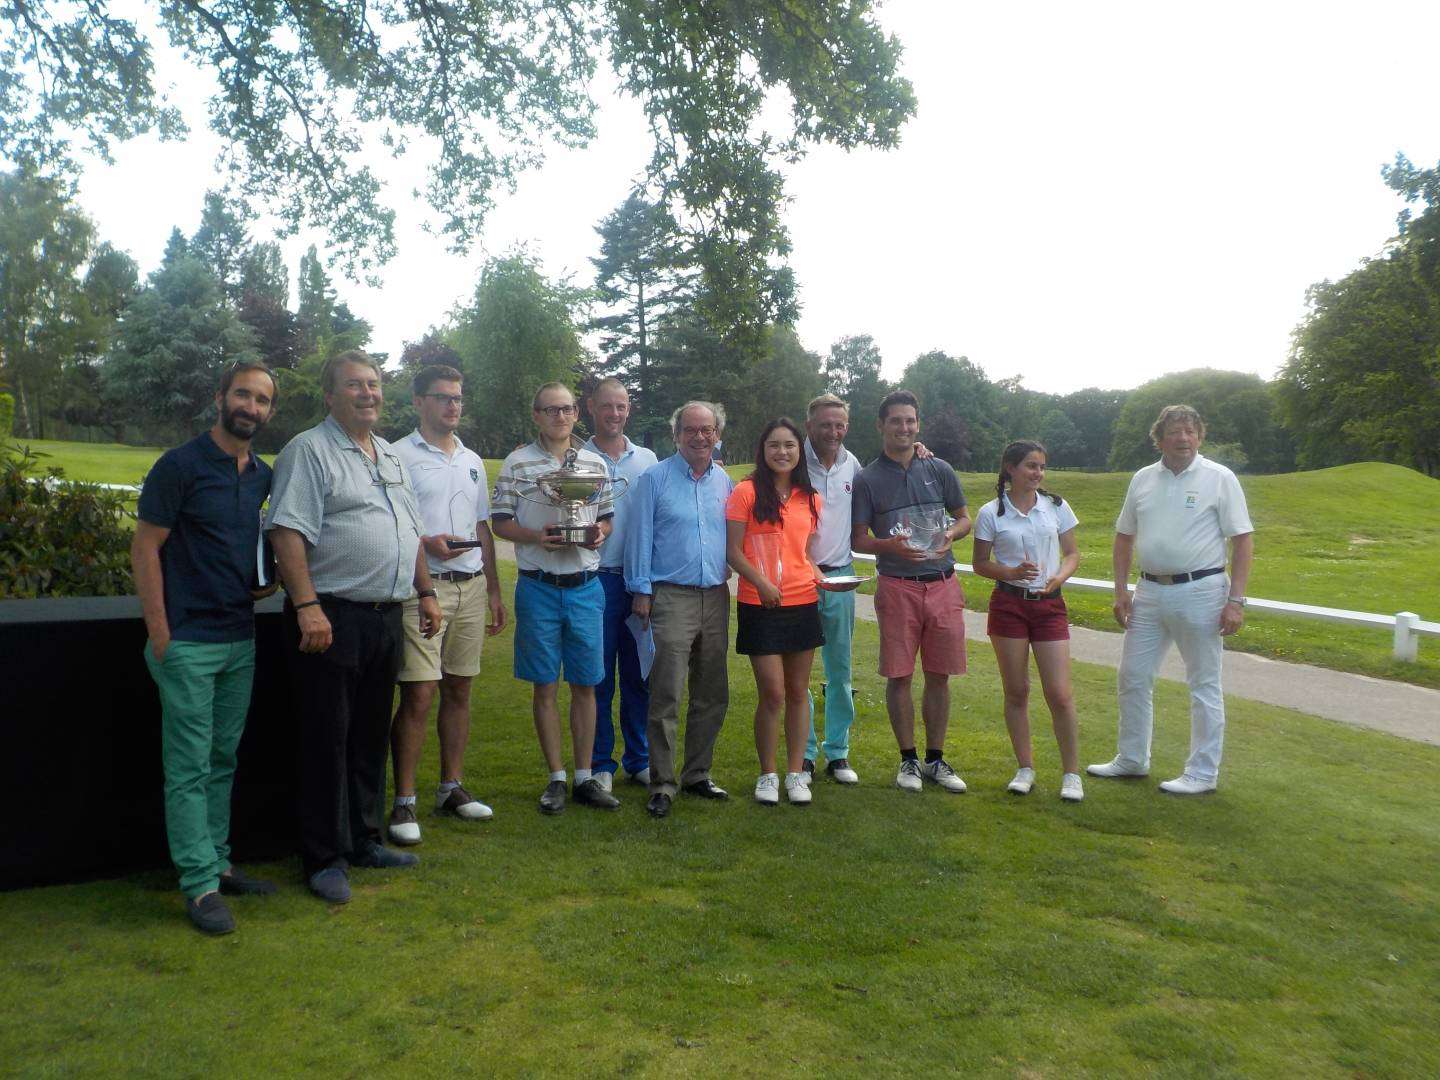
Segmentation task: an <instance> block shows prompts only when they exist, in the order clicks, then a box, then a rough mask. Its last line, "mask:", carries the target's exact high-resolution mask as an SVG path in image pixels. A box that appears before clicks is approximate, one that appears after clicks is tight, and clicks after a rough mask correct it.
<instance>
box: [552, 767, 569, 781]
mask: <svg viewBox="0 0 1440 1080" xmlns="http://www.w3.org/2000/svg"><path fill="white" fill-rule="evenodd" d="M550 779H551V781H552V782H553V781H555V780H559V781H560V782H561V783H562V784H563V783H564V782H565V770H564V769H556V770H555V771H554V772H552V773H551V774H550Z"/></svg>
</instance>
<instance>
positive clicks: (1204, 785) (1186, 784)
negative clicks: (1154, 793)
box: [1160, 772, 1215, 795]
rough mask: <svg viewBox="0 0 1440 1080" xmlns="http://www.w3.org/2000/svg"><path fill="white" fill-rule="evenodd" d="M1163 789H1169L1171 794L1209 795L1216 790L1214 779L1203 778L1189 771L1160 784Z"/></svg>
mask: <svg viewBox="0 0 1440 1080" xmlns="http://www.w3.org/2000/svg"><path fill="white" fill-rule="evenodd" d="M1160 790H1161V791H1168V792H1169V793H1170V794H1171V795H1209V794H1210V793H1211V792H1212V791H1214V790H1215V781H1214V780H1201V779H1200V778H1199V777H1198V776H1191V775H1190V774H1189V773H1188V772H1187V773H1183V774H1181V775H1180V776H1177V777H1176V778H1175V779H1174V780H1166V781H1163V782H1162V783H1161V784H1160Z"/></svg>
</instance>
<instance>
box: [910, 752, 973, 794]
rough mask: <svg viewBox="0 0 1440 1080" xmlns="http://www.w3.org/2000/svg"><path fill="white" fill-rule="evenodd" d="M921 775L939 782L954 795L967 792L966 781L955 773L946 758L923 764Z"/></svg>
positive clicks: (933, 782)
mask: <svg viewBox="0 0 1440 1080" xmlns="http://www.w3.org/2000/svg"><path fill="white" fill-rule="evenodd" d="M920 775H921V776H923V777H924V778H925V779H926V780H929V781H930V782H931V783H932V784H939V785H940V786H941V787H943V788H944V789H945V790H946V791H948V792H950V793H951V794H952V795H964V794H965V781H964V780H961V779H960V777H958V776H956V775H955V770H954V769H952V768H950V766H949V764H948V763H947V762H946V761H945V759H944V758H941V759H940V760H939V761H927V762H926V763H925V764H923V765H921V766H920Z"/></svg>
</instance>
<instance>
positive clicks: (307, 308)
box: [298, 244, 335, 352]
mask: <svg viewBox="0 0 1440 1080" xmlns="http://www.w3.org/2000/svg"><path fill="white" fill-rule="evenodd" d="M298 315H299V322H300V340H301V350H302V351H303V352H310V351H312V350H313V349H314V348H315V343H316V342H318V341H319V340H320V339H321V338H323V337H324V336H325V335H326V334H329V333H330V332H331V326H330V321H331V319H332V318H333V317H334V315H335V289H334V287H333V286H332V285H331V284H330V275H329V274H327V273H326V272H325V267H324V265H323V264H322V263H321V262H320V256H319V254H318V253H317V252H316V250H315V245H314V244H311V245H310V247H309V248H307V249H306V251H305V254H304V255H302V256H300V310H299V312H298Z"/></svg>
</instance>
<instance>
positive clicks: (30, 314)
mask: <svg viewBox="0 0 1440 1080" xmlns="http://www.w3.org/2000/svg"><path fill="white" fill-rule="evenodd" d="M93 237H94V226H93V225H92V224H91V223H90V220H89V218H87V217H85V215H84V214H82V213H80V211H79V210H77V209H75V208H74V206H72V205H71V202H70V192H69V190H68V189H67V187H66V186H65V185H64V184H62V183H61V182H60V181H58V180H55V179H51V178H47V177H43V176H40V175H38V174H36V173H34V172H31V171H29V170H26V169H23V168H22V169H20V170H18V171H16V172H13V173H0V372H3V375H4V377H5V379H6V380H8V381H9V383H10V384H11V386H13V387H14V390H15V397H16V404H17V406H18V414H19V428H20V431H21V434H23V435H24V436H26V437H28V438H36V437H43V436H44V431H45V428H44V422H45V421H44V418H45V412H46V409H47V408H48V407H49V406H50V404H51V402H50V400H49V399H50V396H51V395H52V394H53V391H54V389H55V387H56V385H57V383H58V381H59V379H60V376H61V359H62V357H63V356H64V355H66V353H67V351H68V348H69V339H70V337H71V335H72V329H73V325H72V323H73V314H74V307H75V304H76V299H77V296H78V294H79V291H80V280H79V278H78V276H77V273H78V271H79V269H80V267H81V266H83V265H84V264H85V260H86V258H87V257H88V256H89V254H90V245H91V243H92V240H93Z"/></svg>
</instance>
